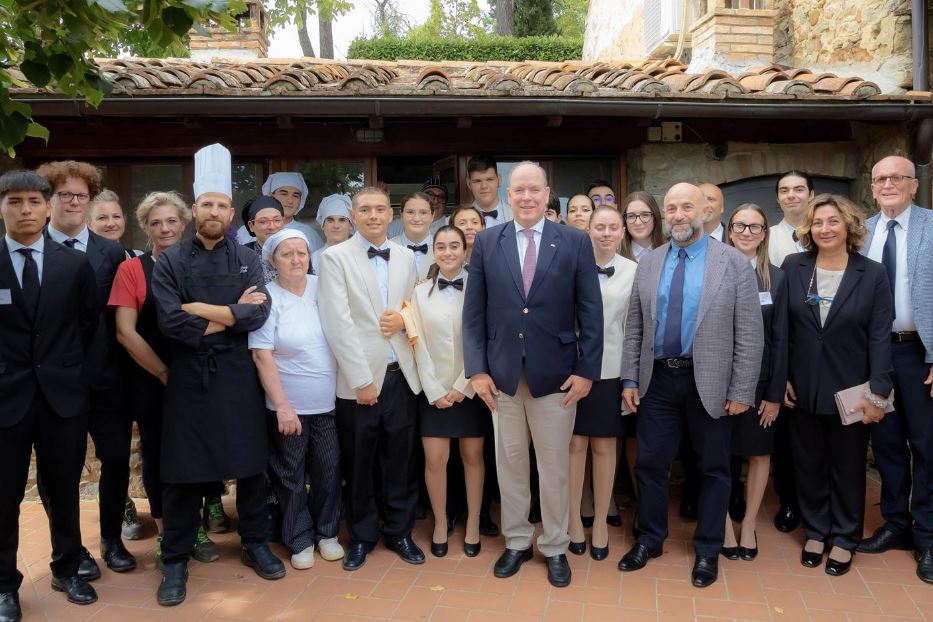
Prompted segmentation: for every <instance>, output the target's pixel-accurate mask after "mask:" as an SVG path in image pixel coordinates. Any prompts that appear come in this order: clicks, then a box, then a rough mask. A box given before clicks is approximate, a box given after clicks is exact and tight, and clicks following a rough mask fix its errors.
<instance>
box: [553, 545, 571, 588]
mask: <svg viewBox="0 0 933 622" xmlns="http://www.w3.org/2000/svg"><path fill="white" fill-rule="evenodd" d="M570 574H571V573H570V564H568V563H567V556H566V555H564V554H563V553H561V554H560V555H551V556H550V557H548V558H547V580H548V583H550V584H551V585H553V586H554V587H567V586H568V585H570Z"/></svg>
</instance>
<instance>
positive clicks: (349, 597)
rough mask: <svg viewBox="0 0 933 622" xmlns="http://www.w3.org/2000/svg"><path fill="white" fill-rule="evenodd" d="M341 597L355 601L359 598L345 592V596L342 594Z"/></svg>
mask: <svg viewBox="0 0 933 622" xmlns="http://www.w3.org/2000/svg"><path fill="white" fill-rule="evenodd" d="M343 597H344V598H346V599H347V600H357V599H358V598H359V596H357V595H356V594H351V593H350V592H347V593H346V594H344V595H343Z"/></svg>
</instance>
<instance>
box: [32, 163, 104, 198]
mask: <svg viewBox="0 0 933 622" xmlns="http://www.w3.org/2000/svg"><path fill="white" fill-rule="evenodd" d="M36 173H37V174H38V175H41V176H42V177H45V178H46V179H47V180H48V182H49V184H51V186H52V189H53V190H54V189H55V188H58V187H59V186H61V185H63V184H64V183H65V182H66V181H67V180H68V178H69V177H77V178H78V179H83V180H84V183H86V184H87V193H88V194H89V195H91V197H92V198H93V197H96V196H97V194H98V193H99V192H100V188H101V181H102V175H101V172H100V169H99V168H97V167H96V166H94V165H93V164H88V163H87V162H76V161H75V160H59V161H57V162H46V163H45V164H43V165H42V166H40V167H39V168H37V169H36ZM50 196H51V195H50Z"/></svg>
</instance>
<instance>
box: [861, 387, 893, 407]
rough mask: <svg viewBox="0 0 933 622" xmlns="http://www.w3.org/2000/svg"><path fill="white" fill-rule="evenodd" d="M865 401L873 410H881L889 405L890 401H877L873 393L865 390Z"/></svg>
mask: <svg viewBox="0 0 933 622" xmlns="http://www.w3.org/2000/svg"><path fill="white" fill-rule="evenodd" d="M865 400H866V401H867V402H868V403H869V404H871V405H872V406H874V407H875V408H881V409H882V410H883V409H885V408H887V407H888V406H890V405H891V400H888V399H881V400H879V399H878V398H877V397H875V394H874V393H872V392H871V391H869V390H867V389H866V390H865Z"/></svg>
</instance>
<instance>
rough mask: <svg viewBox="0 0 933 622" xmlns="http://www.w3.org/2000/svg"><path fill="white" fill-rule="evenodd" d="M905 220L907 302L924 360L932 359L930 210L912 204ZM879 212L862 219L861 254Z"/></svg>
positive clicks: (932, 232)
mask: <svg viewBox="0 0 933 622" xmlns="http://www.w3.org/2000/svg"><path fill="white" fill-rule="evenodd" d="M910 207H911V210H910V220H909V221H908V222H907V282H908V283H910V306H911V308H912V310H913V313H914V323H915V324H916V325H917V332H918V333H920V341H921V342H923V347H924V349H925V350H926V357H925V360H926V362H927V363H933V313H931V312H930V309H933V212H931V211H930V210H928V209H926V208H923V207H918V206H916V205H911V206H910ZM879 218H880V216H879V215H878V214H875V215H874V216H872V217H871V218H869V219H868V221H867V222H866V223H865V226H866V227H867V228H868V239H867V240H866V241H865V246H864V247H863V248H862V254H863V255H868V249H869V248H871V241H872V238H873V237H874V235H875V229H876V228H877V225H878V219H879Z"/></svg>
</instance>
